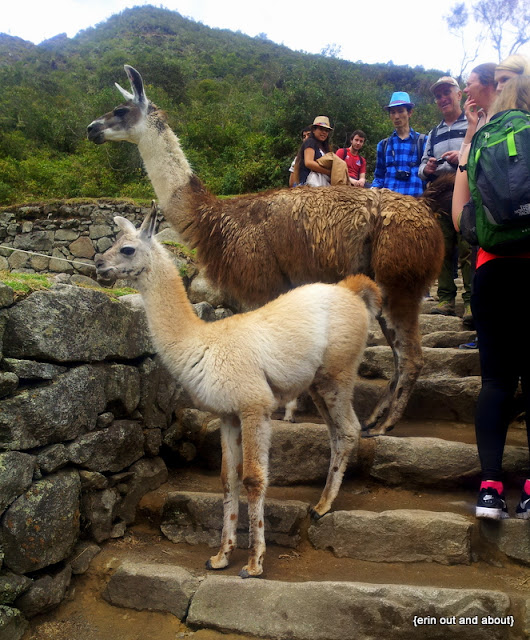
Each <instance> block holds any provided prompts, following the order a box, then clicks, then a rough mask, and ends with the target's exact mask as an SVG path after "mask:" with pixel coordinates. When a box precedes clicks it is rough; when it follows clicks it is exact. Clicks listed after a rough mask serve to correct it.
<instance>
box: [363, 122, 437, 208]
mask: <svg viewBox="0 0 530 640" xmlns="http://www.w3.org/2000/svg"><path fill="white" fill-rule="evenodd" d="M419 135H420V134H419V133H416V131H414V129H411V130H410V133H409V135H408V137H407V138H405V139H404V140H402V139H401V138H400V137H399V136H398V134H397V133H396V132H395V131H394V132H393V133H392V135H391V136H390V137H389V138H388V144H387V145H386V154H385V153H384V147H385V141H384V140H381V141H380V142H379V143H378V145H377V160H376V165H375V173H374V181H373V182H372V187H378V188H381V187H385V188H386V189H392V191H397V192H398V193H402V194H403V195H406V196H419V195H421V194H422V193H423V188H424V186H425V185H424V183H423V181H422V180H421V179H420V178H419V176H418V165H419V164H420V161H421V156H422V155H423V153H421V154H420V156H419V157H418V149H417V144H416V140H417V139H418V136H419ZM423 149H425V141H424V143H423ZM422 151H423V150H422ZM398 171H410V174H411V175H410V178H408V179H405V180H399V179H398V178H397V177H396V173H397V172H398Z"/></svg>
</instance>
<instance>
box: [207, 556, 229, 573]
mask: <svg viewBox="0 0 530 640" xmlns="http://www.w3.org/2000/svg"><path fill="white" fill-rule="evenodd" d="M204 565H205V566H206V568H207V569H208V570H209V571H222V570H223V569H226V567H228V565H226V566H224V567H214V566H213V564H212V559H211V558H208V560H206V562H205V563H204Z"/></svg>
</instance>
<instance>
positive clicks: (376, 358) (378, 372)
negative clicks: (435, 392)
mask: <svg viewBox="0 0 530 640" xmlns="http://www.w3.org/2000/svg"><path fill="white" fill-rule="evenodd" d="M432 335H433V334H431V336H430V337H432ZM428 337H429V336H428ZM422 351H423V359H424V365H423V369H422V371H421V374H420V380H421V379H425V378H433V377H436V378H440V377H448V378H467V377H468V376H480V362H479V353H478V350H467V349H454V348H433V347H425V346H424V347H423V348H422ZM359 375H361V376H363V377H365V378H382V379H383V380H390V378H392V376H393V375H394V356H393V353H392V349H391V348H390V347H386V346H375V347H366V349H365V351H364V356H363V360H362V362H361V366H360V367H359Z"/></svg>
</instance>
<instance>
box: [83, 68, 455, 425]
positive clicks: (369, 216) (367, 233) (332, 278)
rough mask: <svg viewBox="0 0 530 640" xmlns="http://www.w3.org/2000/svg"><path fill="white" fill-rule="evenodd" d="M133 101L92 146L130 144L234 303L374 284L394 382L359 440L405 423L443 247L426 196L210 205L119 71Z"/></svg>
mask: <svg viewBox="0 0 530 640" xmlns="http://www.w3.org/2000/svg"><path fill="white" fill-rule="evenodd" d="M125 71H126V73H127V75H128V77H129V80H130V83H131V88H132V93H129V92H128V91H126V90H125V89H123V88H122V87H120V86H119V85H118V84H117V85H116V86H117V87H118V89H119V90H120V92H121V93H122V94H123V96H124V97H125V98H126V102H124V103H123V104H121V105H120V106H118V107H116V108H115V109H114V110H113V111H110V112H109V113H106V114H105V115H102V116H101V117H99V118H98V119H97V120H94V121H93V122H92V123H91V124H90V125H89V126H88V138H89V139H90V140H92V141H93V142H95V143H96V144H102V143H104V142H106V141H129V142H132V143H135V144H137V145H138V149H139V151H140V155H141V156H142V159H143V162H144V165H145V168H146V170H147V173H148V175H149V178H150V180H151V182H152V184H153V187H154V190H155V193H156V195H157V197H158V199H159V202H160V205H161V208H162V211H163V213H164V216H165V217H166V219H167V220H168V221H169V222H170V223H171V224H172V225H173V226H174V227H175V229H176V230H177V231H178V232H179V234H180V235H181V237H182V238H183V239H184V241H185V242H186V243H188V244H189V246H190V247H196V248H197V252H198V258H199V260H200V261H201V263H202V264H203V265H205V267H206V273H207V275H208V277H209V278H210V280H212V282H214V283H215V284H217V285H218V286H220V287H221V288H222V289H223V290H224V291H225V292H227V293H228V294H229V295H231V296H233V298H235V299H236V300H238V301H240V302H244V303H246V304H250V305H259V304H263V303H264V302H267V301H268V300H271V299H273V298H275V297H276V296H278V295H279V294H281V293H283V292H285V291H288V290H289V289H292V288H293V287H296V286H298V285H301V284H305V283H308V282H317V281H322V282H337V281H338V280H341V279H342V278H344V277H345V276H347V275H348V274H355V273H363V274H366V275H368V276H370V277H372V278H373V279H374V280H375V281H376V282H377V283H378V285H379V286H380V288H381V290H382V292H383V315H382V317H380V319H379V322H380V324H381V328H382V330H383V333H384V335H385V337H386V339H387V340H388V343H389V344H390V346H391V347H392V350H393V353H394V362H395V371H394V376H393V378H392V380H391V381H390V382H389V385H388V386H387V389H386V391H385V392H384V394H383V396H382V397H381V399H380V400H379V402H378V403H377V405H376V407H375V408H374V410H373V412H372V415H371V416H370V417H369V419H368V420H367V422H366V424H365V426H364V428H363V429H364V431H365V435H383V434H385V433H386V432H387V431H390V430H391V429H392V428H393V427H394V426H395V424H396V422H397V421H398V420H399V419H400V417H401V416H402V414H403V412H404V410H405V407H406V405H407V401H408V399H409V397H410V394H411V392H412V388H413V386H414V383H415V382H416V379H417V378H418V376H419V374H420V371H421V369H422V366H423V356H422V351H421V344H420V335H419V327H418V315H419V312H420V304H421V300H422V297H423V295H424V294H425V292H426V291H427V289H428V287H429V285H430V284H431V282H432V281H433V280H434V279H435V278H436V277H437V276H438V273H439V271H440V267H441V264H442V260H443V252H444V249H443V237H442V233H441V230H440V225H439V224H438V221H437V219H436V215H435V214H434V213H433V211H432V210H431V208H430V207H429V203H430V201H429V199H428V198H427V197H421V198H418V199H416V198H413V197H411V196H404V195H401V194H399V193H395V192H393V191H389V190H388V189H352V188H351V187H350V186H337V187H325V188H310V187H300V188H296V189H279V190H274V191H268V192H264V193H257V194H252V195H246V196H238V197H234V198H229V199H217V198H216V197H215V196H214V195H212V194H211V193H209V192H208V191H207V190H206V188H205V187H204V185H203V184H202V183H201V181H200V180H199V179H198V178H197V176H196V175H194V173H193V171H192V169H191V167H190V165H189V163H188V161H187V159H186V157H185V155H184V153H183V151H182V149H181V146H180V143H179V140H178V138H177V136H176V135H175V133H174V132H173V131H172V130H171V129H170V128H169V126H168V125H167V123H166V120H165V117H164V114H163V113H161V112H160V110H159V109H158V108H157V107H156V106H155V105H154V104H152V103H151V102H150V101H149V100H148V99H147V96H146V95H145V91H144V85H143V81H142V78H141V76H140V74H139V73H138V71H136V70H135V69H133V68H132V67H130V66H128V65H125Z"/></svg>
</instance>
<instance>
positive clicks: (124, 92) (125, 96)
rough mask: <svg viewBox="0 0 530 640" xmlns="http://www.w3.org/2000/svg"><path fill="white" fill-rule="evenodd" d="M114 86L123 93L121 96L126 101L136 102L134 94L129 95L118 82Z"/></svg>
mask: <svg viewBox="0 0 530 640" xmlns="http://www.w3.org/2000/svg"><path fill="white" fill-rule="evenodd" d="M114 84H115V85H116V88H117V89H118V91H119V92H120V93H121V95H122V96H123V97H124V98H125V100H134V96H133V94H132V93H129V92H128V91H126V90H125V89H124V88H123V87H120V85H119V84H118V83H117V82H115V83H114Z"/></svg>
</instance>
